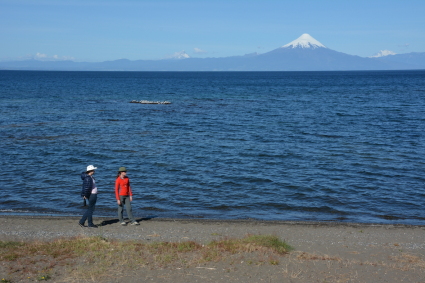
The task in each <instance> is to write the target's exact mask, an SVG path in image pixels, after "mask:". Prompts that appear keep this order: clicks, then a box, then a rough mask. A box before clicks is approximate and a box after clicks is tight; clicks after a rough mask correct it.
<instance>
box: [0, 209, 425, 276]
mask: <svg viewBox="0 0 425 283" xmlns="http://www.w3.org/2000/svg"><path fill="white" fill-rule="evenodd" d="M78 220H79V217H49V216H32V217H28V216H2V215H0V227H1V228H0V241H14V242H16V241H21V242H22V241H23V242H31V241H35V242H49V241H55V240H61V239H69V238H81V237H83V238H87V237H101V238H102V239H105V240H106V241H112V242H113V241H120V242H121V241H133V242H134V241H135V242H140V243H146V244H149V243H154V242H162V243H164V242H168V243H183V242H196V243H199V244H202V245H204V244H205V245H207V244H208V243H211V242H212V241H219V240H223V239H241V238H244V237H246V236H247V235H273V236H277V237H278V238H279V239H281V240H283V241H285V242H286V243H287V244H289V245H290V246H292V247H293V248H294V250H293V251H291V252H290V253H289V254H287V255H284V256H282V257H280V258H279V259H278V261H279V264H278V265H270V264H267V259H264V260H265V261H264V262H263V261H261V260H262V259H261V257H260V258H256V261H253V262H257V264H248V263H247V258H248V257H252V255H246V254H242V255H239V256H238V257H237V258H239V257H241V258H242V259H240V260H236V261H235V260H232V262H231V263H229V262H227V261H226V260H224V261H222V262H209V263H206V264H205V265H201V266H191V267H184V268H181V267H177V268H174V267H164V268H161V269H152V268H149V267H146V266H141V267H138V268H136V269H134V270H133V271H132V272H131V274H126V275H123V276H124V277H123V278H122V280H121V281H123V282H141V281H140V280H141V279H140V278H150V279H149V280H154V281H155V282H201V281H198V279H199V276H201V277H204V278H203V279H205V280H203V281H202V282H225V281H228V280H227V279H228V278H227V279H224V277H223V276H224V275H223V274H225V276H227V277H229V278H231V279H233V281H235V282H249V283H251V282H259V281H261V280H263V279H267V280H268V282H282V280H283V281H285V280H287V279H289V280H291V281H290V282H325V281H326V282H348V281H347V280H345V279H350V280H352V281H354V282H423V279H422V277H423V274H424V272H425V242H424V240H423V239H424V235H425V226H418V225H388V224H368V223H366V224H363V223H328V222H325V223H323V222H299V221H279V222H277V221H257V220H213V219H208V220H207V219H172V218H151V219H146V218H145V219H143V218H142V219H139V218H137V220H141V221H140V225H139V226H130V225H127V226H121V225H120V224H119V222H118V219H116V218H111V217H94V223H95V224H98V225H99V224H102V225H101V226H100V227H99V228H97V229H93V228H81V227H79V226H78ZM230 258H233V257H230ZM243 258H245V260H244V259H243ZM258 260H260V261H261V262H263V263H260V262H259V261H258ZM229 266H230V267H229ZM1 271H2V268H1V266H0V273H1ZM6 275H7V274H6ZM57 276H59V275H57ZM61 276H62V275H61ZM284 278H286V279H284ZM319 279H320V280H319ZM142 281H143V280H142ZM19 282H21V281H19ZM22 282H27V281H22ZM28 282H29V281H28ZM54 282H63V281H60V280H59V281H54ZM74 282H75V281H74ZM79 282H80V281H79ZM81 282H85V281H81ZM96 282H109V281H104V280H103V279H102V280H100V279H99V281H96ZM111 282H113V281H111ZM115 282H116V281H115Z"/></svg>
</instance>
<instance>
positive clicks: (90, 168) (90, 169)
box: [86, 165, 97, 172]
mask: <svg viewBox="0 0 425 283" xmlns="http://www.w3.org/2000/svg"><path fill="white" fill-rule="evenodd" d="M96 169H97V167H94V166H93V165H89V166H87V170H86V172H88V171H93V170H96Z"/></svg>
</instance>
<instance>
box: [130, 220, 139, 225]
mask: <svg viewBox="0 0 425 283" xmlns="http://www.w3.org/2000/svg"><path fill="white" fill-rule="evenodd" d="M130 225H140V224H139V222H137V221H134V222H131V224H130Z"/></svg>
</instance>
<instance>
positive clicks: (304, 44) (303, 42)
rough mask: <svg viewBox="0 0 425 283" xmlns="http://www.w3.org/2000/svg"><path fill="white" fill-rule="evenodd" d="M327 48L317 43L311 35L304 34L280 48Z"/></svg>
mask: <svg viewBox="0 0 425 283" xmlns="http://www.w3.org/2000/svg"><path fill="white" fill-rule="evenodd" d="M319 47H323V48H327V47H326V46H324V45H323V44H321V43H320V42H319V41H317V40H316V39H314V38H313V37H312V36H311V35H309V34H308V33H304V34H303V35H301V36H300V37H298V38H297V39H295V40H294V41H291V42H290V43H288V44H286V45H284V46H282V48H313V49H315V48H319Z"/></svg>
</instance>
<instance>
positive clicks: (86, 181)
mask: <svg viewBox="0 0 425 283" xmlns="http://www.w3.org/2000/svg"><path fill="white" fill-rule="evenodd" d="M92 178H93V177H92V176H90V175H88V174H87V173H86V172H83V173H81V180H83V187H82V189H81V196H82V197H86V198H89V197H90V195H91V191H92V190H93V179H92Z"/></svg>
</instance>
